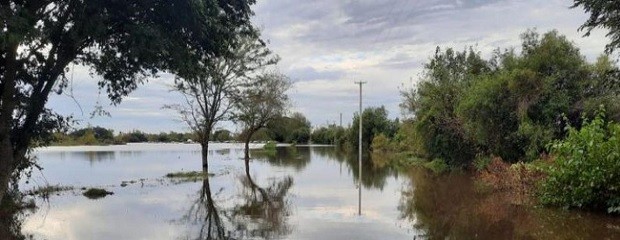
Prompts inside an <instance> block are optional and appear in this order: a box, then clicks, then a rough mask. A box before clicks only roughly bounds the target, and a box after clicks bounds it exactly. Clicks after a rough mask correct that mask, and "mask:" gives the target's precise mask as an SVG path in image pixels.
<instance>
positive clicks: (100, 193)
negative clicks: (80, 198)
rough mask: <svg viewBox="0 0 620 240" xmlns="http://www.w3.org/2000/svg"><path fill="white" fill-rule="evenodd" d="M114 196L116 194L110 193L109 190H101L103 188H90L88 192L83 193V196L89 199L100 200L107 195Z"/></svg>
mask: <svg viewBox="0 0 620 240" xmlns="http://www.w3.org/2000/svg"><path fill="white" fill-rule="evenodd" d="M113 194H114V193H113V192H108V191H107V190H105V189H101V188H89V189H88V190H86V191H85V192H83V193H82V195H84V196H85V197H87V198H89V199H99V198H103V197H105V196H107V195H113Z"/></svg>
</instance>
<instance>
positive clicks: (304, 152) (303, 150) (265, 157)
mask: <svg viewBox="0 0 620 240" xmlns="http://www.w3.org/2000/svg"><path fill="white" fill-rule="evenodd" d="M250 154H251V156H252V159H256V160H258V161H263V162H267V163H269V164H270V165H272V166H277V167H288V168H292V169H295V171H297V172H300V171H302V170H304V168H305V167H306V166H307V165H308V164H309V163H310V159H311V154H310V148H309V147H278V148H276V152H275V153H272V152H268V151H264V150H262V149H254V150H252V151H250Z"/></svg>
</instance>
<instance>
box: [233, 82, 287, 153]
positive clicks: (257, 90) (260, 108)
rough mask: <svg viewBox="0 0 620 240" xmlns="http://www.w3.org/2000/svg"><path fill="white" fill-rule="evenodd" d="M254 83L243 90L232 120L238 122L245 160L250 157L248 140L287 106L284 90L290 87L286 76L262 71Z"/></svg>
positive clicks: (279, 115)
mask: <svg viewBox="0 0 620 240" xmlns="http://www.w3.org/2000/svg"><path fill="white" fill-rule="evenodd" d="M255 83H256V84H255V85H254V86H252V87H249V88H246V89H244V90H243V93H242V98H241V99H240V101H239V102H237V104H236V107H235V108H236V112H235V118H234V120H235V121H236V122H237V123H239V124H240V125H241V126H242V128H243V130H242V133H241V135H242V138H243V142H244V143H245V151H244V155H245V160H246V161H248V160H249V158H250V153H249V151H250V150H249V149H250V146H249V145H250V140H251V139H252V136H253V135H254V133H256V132H257V131H258V130H260V129H261V128H264V127H266V126H267V124H268V123H270V122H271V121H273V120H274V119H276V118H278V117H281V116H283V115H284V113H285V112H286V109H287V106H288V96H287V95H286V91H288V90H289V89H290V87H291V82H290V80H289V78H288V77H286V76H285V75H283V74H280V73H275V72H271V73H264V74H261V75H259V76H257V77H256V80H255Z"/></svg>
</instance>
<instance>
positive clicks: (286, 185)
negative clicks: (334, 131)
mask: <svg viewBox="0 0 620 240" xmlns="http://www.w3.org/2000/svg"><path fill="white" fill-rule="evenodd" d="M241 147H242V146H241V145H237V144H212V145H211V146H210V149H212V150H210V155H209V159H210V160H209V164H210V165H209V172H210V173H213V174H214V175H213V176H211V177H210V178H208V179H205V180H197V181H181V180H170V179H167V178H165V177H164V176H165V175H166V174H167V173H170V172H177V171H192V170H200V148H199V146H198V145H192V144H130V145H125V146H105V147H50V148H45V149H39V150H37V151H36V153H35V154H36V155H37V156H38V159H39V160H38V162H39V163H40V165H41V166H42V167H43V168H44V170H43V171H42V172H38V171H35V172H33V174H32V175H33V176H32V178H31V179H30V181H29V183H28V184H26V183H25V182H24V184H23V186H22V189H23V190H28V189H30V188H33V187H34V186H40V185H45V184H50V185H61V186H74V187H75V189H74V190H72V191H65V192H61V193H59V194H58V195H52V196H50V197H49V198H48V199H40V198H39V199H38V200H37V205H38V206H39V208H38V209H37V210H36V211H35V212H33V213H29V214H26V215H25V216H21V217H19V218H17V219H18V221H19V222H18V223H17V224H15V226H17V227H16V228H17V229H18V231H20V232H21V233H23V234H24V235H31V236H33V237H34V238H35V239H63V240H65V239H67V240H72V239H620V220H619V219H618V218H614V217H610V216H606V215H602V214H593V213H583V212H575V211H564V210H556V209H546V208H535V207H524V206H523V205H518V204H514V201H511V199H507V198H506V197H502V196H495V195H492V194H486V195H484V194H477V193H476V192H475V191H474V188H475V187H474V184H473V182H472V180H471V179H470V178H469V177H468V176H467V175H464V174H449V175H443V176H435V175H433V174H430V173H428V172H426V171H424V170H415V171H411V172H408V173H398V172H395V171H392V170H389V169H387V168H382V169H379V168H375V167H373V166H372V163H371V161H369V160H368V159H364V164H363V165H362V168H363V171H364V172H363V174H362V176H363V178H362V181H361V187H362V199H361V204H362V205H361V211H362V215H361V216H358V200H359V199H358V180H357V179H358V177H357V176H358V173H357V169H358V165H357V156H356V155H355V154H345V153H343V152H341V151H338V150H336V149H335V148H333V147H319V146H314V147H313V146H310V147H305V146H298V147H279V148H278V149H277V150H278V151H277V153H276V154H275V155H269V154H267V153H265V152H263V151H261V150H260V149H254V150H253V151H252V152H251V155H252V160H251V161H250V163H249V166H248V167H247V168H246V166H245V164H244V161H243V160H241V157H242V155H243V151H242V149H241ZM253 147H258V146H253ZM123 182H125V183H124V184H122V183H123ZM121 184H122V185H123V186H121ZM81 187H102V188H105V189H107V190H108V191H112V192H114V195H109V196H107V197H105V198H101V199H96V200H91V199H88V198H86V197H84V196H82V195H81V190H80V188H81ZM15 226H14V227H15Z"/></svg>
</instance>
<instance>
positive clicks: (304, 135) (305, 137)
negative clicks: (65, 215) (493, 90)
mask: <svg viewBox="0 0 620 240" xmlns="http://www.w3.org/2000/svg"><path fill="white" fill-rule="evenodd" d="M310 129H311V125H310V121H308V119H307V118H306V117H305V116H304V115H303V114H301V113H294V114H292V115H291V116H284V117H279V118H277V119H276V120H275V121H273V122H272V123H270V124H269V125H268V126H267V127H266V128H263V129H261V130H259V131H258V132H257V133H255V134H254V136H253V137H252V141H276V142H281V143H308V142H309V141H310V133H311V130H310ZM240 140H241V136H240V134H239V133H234V132H231V131H229V130H226V129H218V130H215V131H214V132H213V133H212V137H211V141H214V142H228V141H240ZM188 141H193V142H195V141H196V137H195V136H194V134H192V133H189V132H186V133H183V132H174V131H171V132H161V133H146V132H143V131H140V130H134V131H130V132H118V133H115V131H114V130H112V129H107V128H103V127H100V126H95V127H85V128H81V129H76V130H73V131H68V132H56V133H54V137H53V141H52V144H53V145H111V144H125V143H138V142H160V143H170V142H188Z"/></svg>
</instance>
